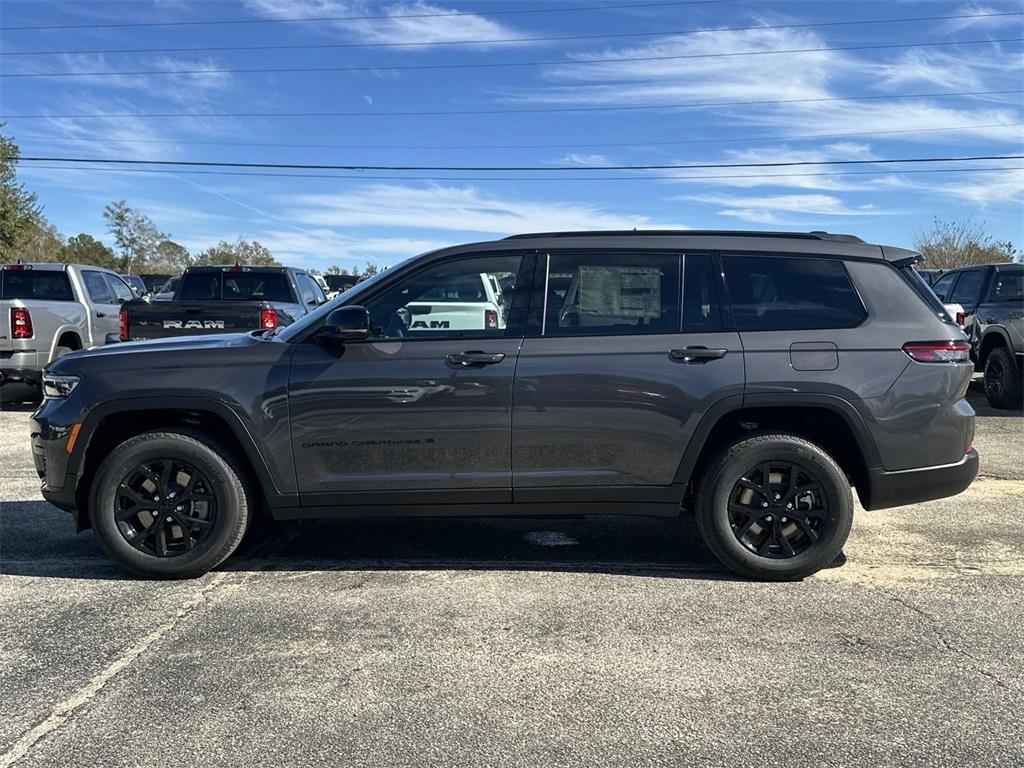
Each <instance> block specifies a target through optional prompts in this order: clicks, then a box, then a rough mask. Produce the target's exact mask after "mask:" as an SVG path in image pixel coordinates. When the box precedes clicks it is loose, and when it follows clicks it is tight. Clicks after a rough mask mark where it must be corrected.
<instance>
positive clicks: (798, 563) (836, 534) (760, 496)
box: [695, 434, 853, 581]
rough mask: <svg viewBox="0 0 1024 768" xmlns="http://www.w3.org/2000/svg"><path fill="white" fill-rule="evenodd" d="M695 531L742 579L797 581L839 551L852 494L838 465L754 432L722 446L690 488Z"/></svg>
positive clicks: (786, 439) (797, 444)
mask: <svg viewBox="0 0 1024 768" xmlns="http://www.w3.org/2000/svg"><path fill="white" fill-rule="evenodd" d="M696 502H697V503H696V510H695V511H696V521H697V529H698V530H699V531H700V533H701V537H702V538H703V539H704V542H705V543H706V544H707V546H708V548H709V549H710V550H711V551H712V552H713V553H714V554H715V556H716V557H717V558H718V559H719V560H720V561H721V562H722V564H723V565H725V566H726V567H727V568H729V569H731V570H733V571H735V572H736V573H738V574H740V575H741V576H747V577H750V578H754V579H764V580H769V581H790V580H795V579H802V578H804V577H805V576H810V575H811V574H812V573H815V572H817V571H819V570H820V569H821V568H823V567H825V566H826V565H828V564H829V563H831V562H832V561H833V560H835V559H836V557H837V556H838V555H839V553H840V552H841V551H842V548H843V544H845V543H846V537H847V536H848V535H849V533H850V526H851V524H852V523H853V495H852V494H851V492H850V484H849V482H847V479H846V476H845V475H844V474H843V471H842V470H841V469H840V468H839V465H838V464H836V462H835V461H834V460H833V459H832V457H831V456H829V455H828V454H827V453H825V451H823V450H822V449H821V448H819V447H818V446H817V445H815V444H814V443H811V442H809V441H807V440H804V439H803V438H799V437H796V436H794V435H786V434H773V435H758V436H755V437H749V438H746V439H744V440H739V441H737V442H735V443H733V444H732V445H730V446H729V447H727V448H726V449H725V450H724V451H723V452H722V453H721V454H719V456H718V457H717V458H716V459H715V460H714V461H713V462H712V463H711V466H710V467H709V468H708V470H707V472H706V473H705V475H704V478H703V479H702V481H701V483H700V485H699V486H698V488H697V495H696Z"/></svg>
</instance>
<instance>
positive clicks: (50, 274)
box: [0, 269, 75, 301]
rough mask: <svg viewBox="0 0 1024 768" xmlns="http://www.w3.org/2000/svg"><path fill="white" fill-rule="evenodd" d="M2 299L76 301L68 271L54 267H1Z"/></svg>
mask: <svg viewBox="0 0 1024 768" xmlns="http://www.w3.org/2000/svg"><path fill="white" fill-rule="evenodd" d="M0 299H39V300H40V301H74V300H75V295H74V293H73V292H72V291H71V281H70V280H68V274H67V272H64V271H63V270H52V269H40V270H33V269H0Z"/></svg>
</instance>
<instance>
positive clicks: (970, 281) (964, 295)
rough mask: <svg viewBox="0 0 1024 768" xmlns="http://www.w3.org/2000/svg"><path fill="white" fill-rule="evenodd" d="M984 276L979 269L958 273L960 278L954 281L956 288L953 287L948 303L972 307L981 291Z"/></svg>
mask: <svg viewBox="0 0 1024 768" xmlns="http://www.w3.org/2000/svg"><path fill="white" fill-rule="evenodd" d="M984 277H985V274H984V273H983V272H982V271H981V270H980V269H969V270H967V271H966V272H962V273H960V279H959V280H958V281H957V283H956V288H954V289H953V295H952V297H951V298H950V303H952V304H962V305H963V306H964V307H973V306H974V305H975V304H977V303H978V298H979V294H980V293H981V281H982V279H983V278H984Z"/></svg>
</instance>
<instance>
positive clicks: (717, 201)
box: [681, 194, 879, 224]
mask: <svg viewBox="0 0 1024 768" xmlns="http://www.w3.org/2000/svg"><path fill="white" fill-rule="evenodd" d="M681 199H684V200H688V201H693V202H698V203H707V204H709V205H720V206H724V207H723V208H722V209H721V210H719V211H718V213H719V215H720V216H731V217H733V218H737V219H740V220H742V221H749V222H756V223H759V224H776V223H779V222H780V218H779V216H778V215H777V214H779V213H790V214H800V215H801V216H802V217H808V216H870V215H877V214H878V213H879V212H878V210H877V209H876V208H875V207H874V206H873V205H862V206H857V207H854V208H851V207H849V206H848V205H847V204H846V203H844V202H843V201H842V200H840V199H839V198H838V197H834V196H832V195H821V194H810V195H693V196H690V197H685V198H681Z"/></svg>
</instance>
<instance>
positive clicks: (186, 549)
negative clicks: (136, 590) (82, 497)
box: [89, 431, 252, 579]
mask: <svg viewBox="0 0 1024 768" xmlns="http://www.w3.org/2000/svg"><path fill="white" fill-rule="evenodd" d="M198 437H200V436H199V435H196V436H193V435H190V434H186V433H184V432H169V431H168V432H147V433H145V434H141V435H137V436H136V437H133V438H131V439H129V440H126V441H125V442H123V443H121V444H120V445H119V446H117V448H115V449H114V450H113V451H111V453H110V455H109V456H108V457H107V458H106V460H105V461H104V462H103V464H102V465H101V466H100V468H99V470H98V471H97V473H96V477H95V480H94V481H93V486H92V503H91V504H90V505H89V517H90V520H91V522H92V528H93V532H94V533H95V535H96V538H97V539H98V541H99V543H100V546H102V547H103V549H104V551H105V552H106V553H107V555H109V556H110V558H111V559H113V560H114V561H116V562H117V563H118V564H119V565H121V566H122V567H123V568H125V569H126V570H128V571H130V572H132V573H134V574H136V575H138V576H144V577H147V578H155V579H185V578H193V577H196V576H201V575H202V574H204V573H206V572H207V571H209V570H210V569H211V568H214V567H216V566H217V565H218V564H220V563H221V562H222V561H223V560H224V559H225V558H227V557H228V556H229V555H230V554H231V553H232V552H234V551H235V549H236V548H237V547H238V545H239V543H240V542H241V541H242V536H243V535H244V534H245V530H246V528H247V527H248V524H249V518H250V514H251V509H252V504H251V501H250V498H251V495H250V493H249V492H248V490H247V488H246V484H245V482H244V481H243V477H244V473H243V472H242V471H241V470H240V469H239V467H238V464H237V462H236V460H235V459H234V457H233V456H232V454H231V452H230V451H228V450H226V449H225V448H223V447H220V446H218V445H217V444H216V443H212V442H211V441H209V440H207V439H205V438H204V439H203V441H200V440H199V439H197V438H198Z"/></svg>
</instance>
